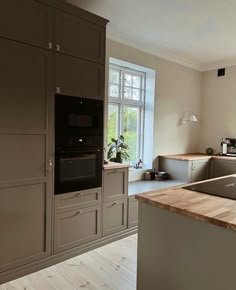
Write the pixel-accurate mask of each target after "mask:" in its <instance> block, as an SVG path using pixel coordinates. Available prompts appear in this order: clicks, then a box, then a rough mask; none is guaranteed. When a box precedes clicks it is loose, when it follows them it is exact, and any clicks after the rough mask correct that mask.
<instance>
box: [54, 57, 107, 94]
mask: <svg viewBox="0 0 236 290" xmlns="http://www.w3.org/2000/svg"><path fill="white" fill-rule="evenodd" d="M56 87H57V88H58V89H57V90H59V92H60V94H63V95H68V96H75V97H78V96H80V97H84V98H90V99H98V100H102V99H104V67H103V66H102V65H100V64H96V63H92V62H89V61H85V60H81V59H78V58H75V57H71V56H67V55H62V54H58V53H57V54H56Z"/></svg>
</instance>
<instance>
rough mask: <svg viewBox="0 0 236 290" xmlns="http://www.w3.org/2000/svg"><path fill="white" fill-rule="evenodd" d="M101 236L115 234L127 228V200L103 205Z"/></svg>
mask: <svg viewBox="0 0 236 290" xmlns="http://www.w3.org/2000/svg"><path fill="white" fill-rule="evenodd" d="M102 219H103V236H107V235H110V234H114V233H117V232H119V231H121V230H124V229H126V228H127V199H126V198H125V199H121V200H116V201H112V202H107V203H104V204H103V217H102Z"/></svg>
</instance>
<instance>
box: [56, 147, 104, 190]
mask: <svg viewBox="0 0 236 290" xmlns="http://www.w3.org/2000/svg"><path fill="white" fill-rule="evenodd" d="M101 186H102V150H101V148H98V147H94V148H89V149H77V150H73V151H72V150H71V151H61V152H58V153H56V154H55V189H54V191H55V194H62V193H66V192H72V191H78V190H83V189H89V188H94V187H101Z"/></svg>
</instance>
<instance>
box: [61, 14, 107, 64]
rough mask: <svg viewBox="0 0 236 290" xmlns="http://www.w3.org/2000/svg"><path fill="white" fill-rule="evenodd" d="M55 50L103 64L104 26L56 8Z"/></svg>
mask: <svg viewBox="0 0 236 290" xmlns="http://www.w3.org/2000/svg"><path fill="white" fill-rule="evenodd" d="M82 17H83V15H82ZM56 50H57V51H58V52H60V53H63V54H66V55H71V56H75V57H78V58H82V59H86V60H89V61H92V62H97V63H102V64H104V63H105V28H104V27H102V26H100V25H96V24H94V23H91V22H89V21H86V20H84V19H82V18H80V17H76V16H74V15H71V14H69V13H65V12H62V11H59V10H57V11H56Z"/></svg>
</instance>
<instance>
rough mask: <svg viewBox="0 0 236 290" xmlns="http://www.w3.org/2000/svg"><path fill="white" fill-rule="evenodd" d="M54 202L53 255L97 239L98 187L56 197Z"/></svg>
mask: <svg viewBox="0 0 236 290" xmlns="http://www.w3.org/2000/svg"><path fill="white" fill-rule="evenodd" d="M54 199H55V200H54V206H55V210H54V212H55V216H54V253H58V252H61V251H65V250H69V249H71V248H73V247H76V246H80V245H83V244H85V243H88V242H91V241H94V240H96V239H98V238H99V237H100V236H101V188H93V189H87V190H81V191H79V192H71V193H65V194H60V195H56V196H55V198H54Z"/></svg>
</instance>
